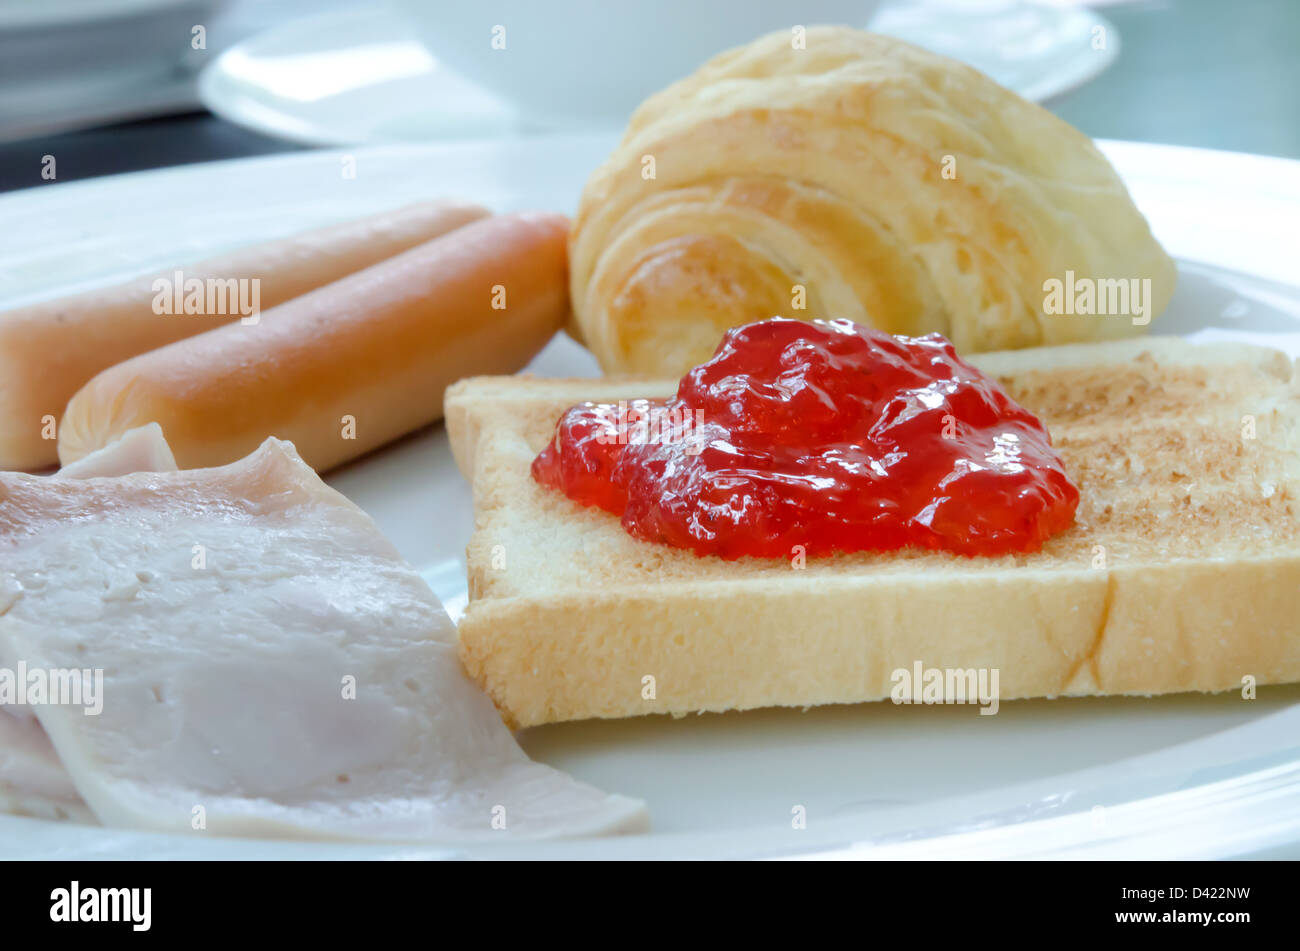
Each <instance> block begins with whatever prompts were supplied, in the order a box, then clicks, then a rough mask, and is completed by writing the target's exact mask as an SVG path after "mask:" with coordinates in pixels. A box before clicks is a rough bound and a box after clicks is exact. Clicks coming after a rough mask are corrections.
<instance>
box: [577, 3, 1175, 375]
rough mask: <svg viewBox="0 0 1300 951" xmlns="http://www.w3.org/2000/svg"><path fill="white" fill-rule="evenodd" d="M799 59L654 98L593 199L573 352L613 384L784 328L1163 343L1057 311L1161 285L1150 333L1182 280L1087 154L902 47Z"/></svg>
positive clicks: (707, 75)
mask: <svg viewBox="0 0 1300 951" xmlns="http://www.w3.org/2000/svg"><path fill="white" fill-rule="evenodd" d="M793 39H794V34H792V33H790V32H780V33H773V34H771V35H769V36H766V37H763V38H761V39H758V40H756V41H754V42H753V43H751V44H750V45H748V46H746V47H743V48H740V49H736V50H731V51H729V52H726V53H723V54H721V55H720V56H717V57H715V58H714V59H713V60H711V61H710V62H708V63H707V64H705V65H704V66H703V67H702V68H701V69H700V70H699V71H698V72H696V73H695V74H694V75H692V76H689V77H687V78H686V79H684V80H682V81H680V82H678V83H675V84H674V85H672V86H670V87H668V88H667V89H665V90H663V91H662V92H660V93H658V94H656V95H654V96H652V97H650V98H649V99H648V100H646V102H645V103H643V104H642V105H641V107H640V108H639V109H638V110H637V111H636V112H635V114H634V115H633V116H632V119H631V122H630V124H629V125H628V128H627V131H626V133H625V135H624V137H623V140H622V142H621V143H620V145H619V146H618V148H617V149H616V150H615V151H614V153H613V154H612V155H611V156H610V157H609V159H608V160H607V161H606V162H605V164H604V165H602V166H601V167H600V168H599V169H597V170H596V172H595V173H594V174H593V175H592V177H591V179H590V180H589V181H588V183H587V186H586V189H585V190H584V192H583V195H582V200H581V202H580V204H579V208H578V213H577V217H576V219H575V222H574V228H573V232H572V235H571V238H570V258H571V267H572V270H571V284H572V295H573V304H574V310H575V319H576V324H575V326H573V327H572V328H571V331H572V332H573V333H574V335H575V336H577V337H578V338H579V339H581V340H584V341H585V342H586V343H587V345H588V346H589V347H590V348H591V349H592V351H593V352H594V353H595V354H596V357H597V358H598V359H599V360H600V363H601V366H602V367H603V368H604V369H605V370H606V371H607V372H617V371H627V372H636V373H647V374H655V375H662V374H680V373H681V372H682V371H683V370H685V369H686V368H687V367H689V366H692V365H694V364H695V363H698V362H700V361H702V360H704V359H706V358H707V357H708V356H709V355H710V354H711V353H712V352H713V349H714V348H715V347H716V346H717V343H718V341H719V339H720V338H721V336H722V332H723V330H725V329H726V328H727V327H731V326H735V325H737V324H741V323H745V322H748V321H751V320H759V319H763V318H767V317H771V316H773V315H776V314H783V315H786V316H794V317H807V318H813V317H844V318H848V319H850V320H854V321H858V322H861V323H868V324H873V325H875V326H877V327H880V328H882V329H885V330H888V331H891V332H893V333H907V334H919V333H926V332H930V331H938V332H940V333H943V334H946V335H947V336H948V337H949V338H951V339H952V341H953V343H954V344H955V345H956V346H957V348H958V349H959V350H961V351H965V352H971V351H981V350H996V349H1005V348H1015V347H1025V346H1032V345H1037V344H1052V343H1064V342H1068V341H1074V340H1093V339H1104V338H1110V337H1120V336H1127V335H1130V334H1133V333H1137V332H1141V330H1142V329H1143V328H1142V326H1141V323H1142V321H1141V317H1139V316H1137V315H1136V312H1135V311H1134V317H1133V319H1130V317H1129V316H1125V315H1113V314H1112V315H1111V316H1105V315H1102V314H1096V313H1094V314H1082V315H1081V314H1073V313H1070V312H1069V311H1068V310H1067V312H1066V313H1064V314H1062V313H1052V312H1050V311H1051V309H1052V308H1050V307H1048V308H1047V311H1048V312H1045V303H1044V302H1045V298H1046V296H1047V295H1046V291H1047V285H1046V283H1045V282H1049V281H1052V280H1056V281H1060V282H1062V283H1064V282H1066V281H1067V279H1071V280H1072V281H1073V282H1074V283H1077V280H1078V279H1080V278H1084V279H1087V280H1088V281H1102V280H1106V281H1112V282H1113V281H1117V280H1120V279H1123V280H1124V281H1125V284H1128V282H1129V279H1138V281H1139V283H1138V284H1136V285H1133V288H1134V291H1135V293H1138V292H1140V291H1141V290H1142V285H1141V283H1140V282H1141V279H1149V281H1150V284H1149V285H1147V289H1148V290H1149V297H1148V298H1147V299H1146V300H1147V303H1148V304H1149V307H1148V309H1147V314H1148V315H1149V316H1153V315H1155V314H1158V313H1159V312H1160V311H1161V310H1162V309H1163V308H1164V306H1165V304H1166V303H1168V300H1169V297H1170V295H1171V294H1172V293H1173V286H1174V279H1175V269H1174V264H1173V262H1172V261H1171V260H1170V258H1169V257H1168V255H1166V254H1165V252H1164V251H1163V249H1162V248H1161V247H1160V245H1159V244H1157V243H1156V241H1155V239H1154V238H1153V237H1152V236H1151V231H1150V229H1149V227H1148V226H1147V222H1146V220H1145V219H1144V218H1143V217H1142V215H1141V213H1139V212H1138V210H1137V208H1135V207H1134V205H1133V202H1132V201H1131V199H1130V198H1129V195H1128V192H1127V190H1126V189H1125V188H1124V185H1123V183H1122V182H1121V181H1120V179H1119V176H1118V175H1117V174H1116V173H1115V170H1114V169H1113V168H1112V167H1111V165H1110V163H1109V162H1107V160H1106V159H1105V158H1104V157H1103V156H1102V154H1101V153H1100V152H1099V151H1098V150H1097V149H1096V147H1095V146H1094V145H1093V144H1092V142H1091V140H1089V139H1088V137H1087V136H1085V135H1083V134H1082V133H1081V132H1079V131H1078V130H1076V129H1074V128H1073V127H1072V126H1070V125H1069V124H1067V123H1066V122H1064V121H1062V120H1060V119H1058V118H1056V117H1055V116H1053V115H1052V114H1051V113H1049V112H1047V111H1046V110H1044V109H1042V108H1040V107H1038V106H1036V105H1034V104H1033V103H1030V102H1027V101H1026V100H1024V99H1022V98H1020V97H1019V96H1018V95H1016V94H1015V93H1013V92H1011V91H1009V90H1007V89H1004V88H1002V87H1001V86H999V85H997V84H996V83H995V82H993V81H992V80H991V79H989V78H988V77H986V76H984V75H983V74H981V73H979V72H977V71H976V70H974V69H971V68H969V67H967V66H964V65H962V64H960V63H957V62H954V61H952V60H948V59H945V58H943V57H941V56H937V55H935V54H932V53H929V52H926V51H925V50H922V49H919V48H917V47H914V46H910V45H909V44H907V43H903V42H901V41H899V40H895V39H891V38H889V37H885V36H877V35H875V34H871V33H864V32H862V31H859V30H852V29H848V28H846V27H813V28H809V29H808V30H807V33H806V46H805V48H796V46H797V45H798V44H797V43H795V42H793ZM1067 272H1072V276H1071V275H1068V274H1067ZM1072 286H1073V284H1071V285H1066V287H1067V292H1068V288H1070V287H1072ZM1099 296H1100V298H1101V303H1100V304H1098V305H1097V306H1098V307H1099V308H1101V309H1102V310H1104V304H1105V294H1102V295H1099ZM1113 300H1114V298H1112V303H1113ZM1058 303H1059V301H1058ZM1080 303H1081V306H1082V304H1083V302H1082V301H1081V302H1080ZM1136 303H1137V299H1136V298H1134V300H1133V301H1131V302H1130V305H1129V308H1130V311H1133V310H1134V308H1135V307H1136ZM801 304H802V305H803V306H802V307H801V306H800V305H801ZM1085 309H1086V308H1085Z"/></svg>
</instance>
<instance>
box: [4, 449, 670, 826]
mask: <svg viewBox="0 0 1300 951" xmlns="http://www.w3.org/2000/svg"><path fill="white" fill-rule="evenodd" d="M196 546H198V547H196ZM4 591H7V592H8V594H7V595H6V594H4V593H3V592H4ZM18 660H25V661H26V663H27V665H28V666H29V667H39V668H46V669H49V668H102V669H103V670H104V685H103V700H104V705H103V712H102V713H101V714H100V715H99V716H85V715H84V713H83V711H82V710H81V708H78V707H71V706H53V705H41V706H34V707H32V708H31V709H32V710H33V711H34V712H35V714H36V716H37V717H38V718H39V720H40V723H41V726H42V727H43V728H44V730H45V732H46V734H48V736H49V739H50V741H51V742H52V744H53V748H54V750H55V751H56V752H57V754H58V756H59V758H60V759H61V761H62V763H63V765H64V766H65V767H66V769H67V772H68V775H69V776H70V777H71V780H72V783H73V785H74V786H75V787H76V790H77V792H79V793H80V795H81V796H82V798H83V799H84V800H85V802H86V804H87V805H88V806H89V808H90V810H91V811H92V812H93V813H94V814H95V815H96V816H97V817H98V818H99V819H100V821H102V822H104V823H105V824H109V825H119V826H130V827H134V828H142V829H152V830H158V831H170V832H191V831H192V830H193V829H194V828H195V826H197V825H202V826H203V827H204V828H205V833H204V834H209V835H211V834H217V835H274V836H294V837H313V838H339V839H372V840H402V841H447V840H473V839H491V838H493V837H497V836H500V835H502V834H513V835H523V836H555V835H587V834H597V833H604V832H618V831H631V830H636V829H640V828H643V827H644V825H645V821H646V817H645V809H644V805H643V804H642V803H640V802H639V801H635V800H631V799H627V798H624V797H621V796H611V795H607V794H605V793H603V792H601V791H599V790H597V789H594V788H592V787H590V786H587V785H584V784H582V783H579V782H577V781H575V780H573V779H572V778H570V777H568V776H566V775H564V774H563V773H560V772H558V771H556V770H553V769H551V768H549V767H546V766H543V765H540V764H537V763H533V762H531V761H530V760H529V759H528V758H527V756H526V755H525V754H524V753H523V751H522V750H521V749H520V748H519V746H518V745H517V744H516V743H515V741H514V738H513V737H512V736H511V735H510V732H509V731H508V730H507V729H506V728H505V726H504V724H503V723H502V722H501V720H500V717H499V716H498V715H497V712H496V710H495V709H494V708H493V706H492V704H491V702H490V701H489V700H488V699H487V697H486V696H485V695H483V694H482V693H481V692H480V691H479V690H478V689H477V688H476V687H475V686H474V685H473V684H471V683H470V682H469V681H468V680H467V679H466V678H465V676H464V674H463V673H462V671H461V669H460V665H459V662H458V660H457V657H456V646H455V629H454V627H453V626H452V624H451V622H450V620H449V619H448V618H447V616H446V613H445V612H444V611H443V610H442V607H441V605H440V604H438V602H437V600H436V599H435V598H434V597H433V595H432V593H431V592H430V591H429V589H428V587H427V586H426V585H425V584H424V582H423V581H421V580H420V578H419V576H418V575H416V574H415V572H414V571H413V570H412V569H411V568H410V567H409V566H408V565H407V564H406V563H405V562H404V561H403V560H402V559H401V558H400V556H399V555H398V554H397V552H396V551H395V550H394V549H393V547H392V546H391V544H390V543H389V542H388V541H387V540H386V539H385V538H384V537H383V535H382V534H381V533H380V532H379V530H378V529H377V528H376V526H375V525H374V523H373V522H372V521H371V520H370V518H369V517H368V516H366V515H365V513H363V512H362V511H361V510H360V509H358V508H357V507H356V506H355V505H353V504H352V503H351V502H349V501H347V499H345V498H344V497H343V496H342V495H340V494H339V493H337V492H335V491H334V490H332V489H330V488H329V487H327V486H326V485H325V484H324V483H323V482H321V480H320V479H319V477H317V476H316V474H315V473H314V472H313V471H312V470H311V469H310V468H309V467H308V466H306V465H305V464H304V463H303V462H302V461H301V459H299V458H298V455H297V453H295V452H294V450H293V447H292V446H291V445H290V444H288V443H284V442H280V441H278V440H274V439H271V440H268V441H267V442H266V443H264V444H263V445H262V447H261V448H260V449H258V450H257V451H256V452H255V453H253V454H252V455H250V456H249V457H247V458H246V459H244V460H241V461H240V462H237V463H234V464H232V465H229V466H224V467H221V468H216V469H200V470H190V471H184V472H170V473H139V474H134V475H126V476H122V477H119V478H89V479H84V480H77V479H62V478H41V477H37V476H27V475H21V474H11V473H6V474H2V475H0V666H10V667H13V666H15V665H16V663H17V661H18ZM351 683H355V694H354V696H355V699H352V698H351V696H352V695H351V694H350V693H349V690H348V685H349V684H351ZM503 825H504V829H503V828H501V827H502V826H503Z"/></svg>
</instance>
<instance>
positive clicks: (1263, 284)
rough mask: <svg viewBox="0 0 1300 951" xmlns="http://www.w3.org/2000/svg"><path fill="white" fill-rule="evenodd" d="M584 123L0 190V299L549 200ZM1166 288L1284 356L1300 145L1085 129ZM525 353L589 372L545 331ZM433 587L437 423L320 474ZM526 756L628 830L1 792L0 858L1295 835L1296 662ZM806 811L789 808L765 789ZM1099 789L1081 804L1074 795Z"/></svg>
mask: <svg viewBox="0 0 1300 951" xmlns="http://www.w3.org/2000/svg"><path fill="white" fill-rule="evenodd" d="M611 145H612V139H611V138H609V137H606V136H566V137H563V138H551V139H533V140H529V141H526V142H517V141H516V142H505V143H499V144H486V143H484V144H477V145H471V144H461V145H445V146H389V147H383V148H376V149H365V150H358V151H356V152H355V153H352V154H353V157H354V158H355V160H356V168H357V177H356V179H346V178H343V177H342V175H341V174H340V169H341V163H342V153H332V152H322V153H310V154H294V155H287V156H276V157H271V158H259V159H250V160H245V161H238V162H224V163H216V164H211V165H200V166H188V167H184V168H179V169H170V170H165V171H159V172H144V173H138V174H134V175H125V176H120V177H116V178H108V179H100V180H97V181H91V182H85V183H73V184H65V185H59V186H57V187H53V188H40V189H29V190H27V191H23V192H16V193H13V194H11V195H8V196H4V197H0V219H2V220H4V221H5V222H6V225H7V226H6V228H4V229H3V230H0V262H3V269H2V270H0V307H6V306H9V305H12V304H14V303H16V302H18V301H20V300H24V299H31V298H34V297H37V296H44V295H48V294H50V293H53V292H61V291H66V290H69V289H72V288H75V287H79V286H84V285H85V284H87V283H89V282H94V281H101V280H110V279H114V278H121V277H125V276H127V275H128V274H129V273H130V272H133V271H140V270H144V269H149V268H152V267H161V266H166V265H169V264H172V263H176V262H177V261H178V260H180V259H182V258H193V257H195V256H198V255H206V254H209V253H212V252H215V251H219V250H221V249H224V248H228V247H231V246H234V245H237V244H240V243H247V242H250V241H255V240H260V239H263V238H269V237H274V236H278V235H284V234H288V233H290V232H293V231H298V230H301V229H303V228H306V227H310V226H313V225H318V224H321V223H323V222H325V221H329V220H335V219H343V218H348V217H351V216H355V215H360V214H364V213H367V212H370V211H373V210H377V209H380V208H383V207H388V206H393V205H396V204H399V203H402V202H405V201H410V200H413V199H416V198H423V197H428V196H435V195H439V194H453V195H457V196H459V197H462V198H467V199H475V200H478V201H482V202H484V203H486V204H488V205H491V206H493V207H495V208H497V209H500V210H509V209H519V208H525V207H545V208H557V209H572V208H573V207H574V204H575V201H576V198H577V195H578V191H579V189H580V188H581V185H582V183H583V181H584V179H585V178H586V176H587V174H588V173H589V172H590V170H591V169H592V168H593V167H594V166H595V165H596V164H597V163H598V162H599V161H600V160H601V159H602V158H603V156H604V155H605V153H606V151H607V150H608V149H609V148H610V146H611ZM1102 146H1103V148H1104V150H1105V151H1106V153H1107V154H1108V155H1109V156H1110V157H1111V158H1112V160H1113V161H1114V162H1115V164H1116V165H1117V167H1118V168H1119V169H1120V171H1121V173H1122V174H1123V175H1124V176H1125V178H1126V180H1127V181H1128V182H1129V184H1130V187H1131V189H1132V191H1133V194H1134V197H1135V198H1136V200H1137V202H1138V204H1139V206H1140V207H1141V208H1142V209H1143V210H1144V211H1145V212H1146V213H1147V215H1148V216H1149V217H1150V219H1151V221H1152V223H1153V225H1154V228H1155V231H1156V233H1157V235H1158V236H1159V237H1160V239H1161V240H1162V241H1163V242H1164V244H1165V246H1166V247H1167V248H1169V249H1170V251H1171V252H1173V253H1174V254H1175V255H1176V256H1178V257H1179V259H1180V268H1181V276H1180V285H1179V289H1178V293H1177V295H1176V297H1175V299H1174V302H1173V304H1172V305H1171V307H1170V309H1169V310H1168V311H1167V312H1166V313H1165V314H1164V316H1163V317H1161V318H1160V319H1159V320H1157V321H1156V322H1155V323H1154V324H1153V328H1154V329H1155V331H1156V332H1157V333H1161V332H1163V333H1180V334H1185V335H1189V336H1192V337H1196V338H1203V339H1214V338H1216V337H1232V338H1241V339H1248V340H1254V341H1257V342H1263V343H1270V344H1273V345H1275V346H1278V347H1281V348H1283V349H1286V350H1288V351H1289V352H1290V353H1292V354H1293V355H1300V286H1297V283H1296V277H1295V275H1294V249H1295V241H1294V237H1295V236H1294V222H1295V221H1296V220H1297V219H1298V218H1300V163H1296V162H1289V161H1286V160H1282V159H1272V158H1262V157H1257V156H1247V155H1233V154H1229V153H1222V152H1208V151H1202V150H1197V149H1186V148H1174V147H1167V146H1149V145H1135V144H1131V143H1117V142H1111V143H1102ZM532 369H534V370H535V371H537V372H540V373H557V374H566V375H574V374H594V373H595V372H596V371H595V365H594V363H593V362H592V361H591V359H590V358H589V357H588V356H587V355H586V354H585V353H584V352H583V351H581V350H580V349H579V348H578V347H576V346H575V345H574V344H572V343H571V342H570V341H568V340H567V339H564V338H559V339H557V340H556V341H555V342H554V343H553V344H552V345H551V346H550V347H548V348H547V350H546V351H545V352H544V353H543V354H542V355H541V356H540V357H539V358H538V360H537V361H536V362H535V364H534V365H533V368H532ZM329 481H330V482H331V483H332V484H333V485H335V486H336V487H338V488H339V489H340V490H342V491H343V492H345V493H346V494H347V495H348V496H350V497H351V498H352V499H354V500H355V501H357V502H358V503H359V504H360V505H362V506H363V507H364V508H365V509H366V510H367V511H369V512H370V513H371V514H372V515H373V516H374V517H375V518H376V520H377V521H378V522H379V524H380V526H381V527H382V528H383V529H384V531H385V532H387V533H388V534H389V536H390V537H391V538H392V539H393V540H394V542H395V543H396V544H397V546H398V548H400V549H401V551H402V552H403V554H404V555H405V556H406V557H407V558H409V559H410V560H411V562H412V563H413V564H415V565H416V566H417V567H418V568H420V570H421V571H422V572H424V574H425V576H426V577H427V578H428V579H429V581H430V583H431V585H432V586H433V587H434V589H435V590H436V591H437V592H438V593H439V594H440V595H441V596H442V597H443V598H444V599H445V600H446V601H447V603H448V604H449V606H450V607H452V609H453V610H458V609H459V608H461V607H463V605H464V598H465V583H464V574H463V570H464V565H463V561H462V554H463V551H464V546H465V543H466V541H467V539H468V537H469V532H470V525H471V510H470V495H469V491H468V489H467V488H466V486H465V485H464V483H463V481H462V480H461V478H460V476H459V475H458V474H457V472H456V470H455V467H454V465H453V464H452V461H451V458H450V455H449V452H448V448H447V441H446V438H445V436H444V434H443V431H442V429H441V427H435V428H433V429H430V430H427V431H425V432H422V433H419V434H417V435H415V436H413V437H411V438H409V439H407V440H405V441H403V442H401V443H399V444H397V445H395V446H393V447H390V448H388V449H386V450H383V451H381V452H379V453H376V454H375V455H373V456H371V457H370V458H368V459H365V460H362V461H360V462H358V463H356V464H354V465H352V466H349V467H347V468H345V469H342V470H340V471H338V472H335V473H333V474H332V475H331V477H330V479H329ZM520 740H521V742H522V743H523V744H524V747H525V748H526V749H527V750H528V751H529V752H530V753H531V754H532V755H533V756H534V757H536V758H538V759H540V760H543V761H545V762H547V763H550V764H552V765H554V766H558V767H560V768H562V769H565V770H567V771H569V772H571V773H573V774H574V775H576V776H578V777H579V778H581V779H583V780H586V781H589V782H592V783H595V784H597V785H599V786H602V787H604V788H606V789H608V790H611V791H616V792H620V793H625V794H628V795H634V796H640V797H643V798H644V799H645V800H646V801H647V802H648V803H649V805H650V810H651V815H652V822H653V826H654V832H653V833H652V834H650V835H647V836H636V837H629V838H622V839H607V840H589V841H581V842H554V843H537V844H528V843H512V842H509V841H503V842H502V843H500V844H499V845H490V846H485V847H475V848H473V849H465V850H460V849H429V848H402V847H375V846H337V845H315V844H302V843H298V844H289V843H274V842H270V843H268V842H239V841H233V840H217V839H205V838H188V837H170V836H158V835H142V834H137V833H131V832H121V831H115V830H105V829H100V828H93V827H92V828H87V827H78V826H69V825H58V824H52V823H43V822H37V821H34V820H25V819H14V818H10V817H0V856H4V857H32V858H49V857H56V856H99V857H143V856H149V857H196V858H197V857H204V856H212V857H238V856H248V857H276V856H285V857H291V856H301V857H313V858H334V857H338V858H344V857H361V856H405V857H420V856H438V855H446V854H470V855H475V856H499V855H516V856H539V857H540V856H609V857H627V856H690V857H706V856H727V855H732V856H736V855H779V854H791V853H796V852H805V853H806V852H820V853H830V854H843V852H844V851H845V850H852V851H854V852H855V853H865V854H872V855H888V856H931V855H939V854H956V855H978V856H983V857H989V856H1023V855H1045V854H1046V855H1067V854H1068V855H1085V856H1100V855H1121V856H1141V857H1146V858H1159V857H1164V856H1223V855H1238V854H1244V853H1249V852H1255V853H1259V852H1264V851H1268V852H1269V853H1270V854H1291V855H1300V845H1297V843H1300V686H1286V687H1263V688H1261V689H1260V691H1259V699H1257V700H1253V701H1246V700H1242V699H1239V698H1237V697H1235V696H1232V695H1224V696H1215V697H1201V696H1175V697H1164V698H1157V699H1151V700H1141V699H1074V700H1056V701H1046V700H1035V701H1020V702H1015V703H1005V704H1003V705H1002V708H1001V712H1000V713H999V714H998V715H997V716H993V717H982V716H977V715H976V713H975V711H974V710H973V709H971V708H969V707H961V708H953V707H945V708H940V707H928V708H927V707H901V706H894V705H892V704H880V703H872V704H863V705H858V706H848V707H830V708H820V709H815V710H811V711H809V712H806V713H802V712H799V711H797V710H763V711H755V712H750V713H742V714H726V715H707V716H701V717H688V718H685V719H680V720H673V719H670V718H643V719H637V720H625V721H608V722H591V723H577V724H562V725H556V726H549V727H543V728H538V729H532V730H528V731H525V732H524V733H522V734H521V735H520ZM796 805H801V806H804V807H805V808H806V809H807V815H808V825H807V828H806V829H804V830H799V831H796V830H793V829H792V828H791V821H790V817H791V809H792V808H793V807H794V806H796ZM1097 806H1101V807H1103V808H1102V810H1100V811H1099V810H1096V809H1094V807H1097Z"/></svg>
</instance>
